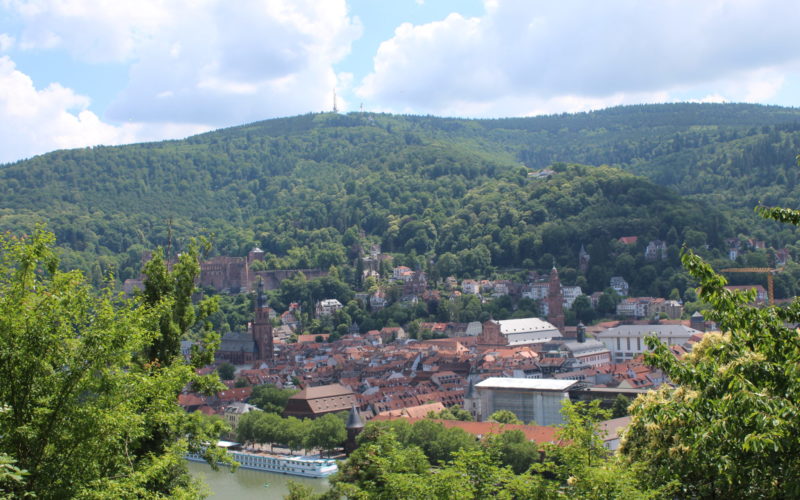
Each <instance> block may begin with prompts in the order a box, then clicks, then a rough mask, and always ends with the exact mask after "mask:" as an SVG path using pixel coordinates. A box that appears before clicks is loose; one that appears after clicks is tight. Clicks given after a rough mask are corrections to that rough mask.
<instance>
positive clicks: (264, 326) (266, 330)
mask: <svg viewBox="0 0 800 500" xmlns="http://www.w3.org/2000/svg"><path fill="white" fill-rule="evenodd" d="M255 303H256V304H255V311H254V313H255V314H254V316H255V318H254V321H253V341H254V342H255V343H256V348H257V349H258V359H263V360H265V361H272V358H273V354H274V353H273V344H272V321H270V319H269V307H268V306H267V305H266V300H265V297H264V281H263V280H262V279H261V278H259V279H258V286H257V287H256V300H255Z"/></svg>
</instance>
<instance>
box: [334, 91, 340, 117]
mask: <svg viewBox="0 0 800 500" xmlns="http://www.w3.org/2000/svg"><path fill="white" fill-rule="evenodd" d="M333 112H334V113H338V112H339V110H338V109H337V108H336V89H335V88H334V89H333Z"/></svg>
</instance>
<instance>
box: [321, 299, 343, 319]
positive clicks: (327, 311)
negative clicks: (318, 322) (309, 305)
mask: <svg viewBox="0 0 800 500" xmlns="http://www.w3.org/2000/svg"><path fill="white" fill-rule="evenodd" d="M342 307H344V306H342V303H341V302H339V301H338V300H336V299H325V300H320V301H319V302H317V316H330V315H331V314H333V313H335V312H336V311H338V310H339V309H341V308H342Z"/></svg>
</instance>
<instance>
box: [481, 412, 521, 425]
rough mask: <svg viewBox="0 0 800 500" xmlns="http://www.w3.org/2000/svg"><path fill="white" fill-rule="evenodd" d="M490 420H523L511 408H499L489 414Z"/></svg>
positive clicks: (502, 421) (511, 421)
mask: <svg viewBox="0 0 800 500" xmlns="http://www.w3.org/2000/svg"><path fill="white" fill-rule="evenodd" d="M489 420H490V421H492V422H498V423H501V424H522V421H521V420H520V419H519V418H517V416H516V415H515V414H514V412H512V411H511V410H497V411H496V412H494V413H492V414H491V415H489Z"/></svg>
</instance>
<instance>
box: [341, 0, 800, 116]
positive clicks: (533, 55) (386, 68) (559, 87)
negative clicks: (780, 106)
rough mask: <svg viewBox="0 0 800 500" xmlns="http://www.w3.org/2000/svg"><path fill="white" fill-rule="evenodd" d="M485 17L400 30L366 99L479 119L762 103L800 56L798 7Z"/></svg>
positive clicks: (587, 7)
mask: <svg viewBox="0 0 800 500" xmlns="http://www.w3.org/2000/svg"><path fill="white" fill-rule="evenodd" d="M485 8H486V12H485V14H484V15H482V16H481V17H475V18H464V17H462V16H460V15H458V14H451V15H450V16H448V17H447V18H445V19H444V20H442V21H438V22H433V23H428V24H424V25H416V26H414V25H411V24H404V25H401V26H400V27H399V28H397V30H396V31H395V34H394V36H393V37H392V38H391V39H389V40H386V41H385V42H383V43H382V44H381V46H380V47H379V49H378V52H377V54H376V56H375V59H374V68H373V71H372V73H371V74H369V75H368V76H367V77H366V78H364V79H363V80H362V82H361V85H360V86H359V88H358V89H357V94H358V95H359V97H361V98H363V99H365V100H368V101H371V102H375V103H381V104H382V105H383V106H384V107H386V108H388V109H391V110H396V111H406V110H409V109H413V110H416V112H430V113H440V114H456V115H471V114H474V113H477V114H479V115H483V116H502V115H506V114H514V115H522V114H529V112H530V110H535V112H539V111H545V112H547V111H558V112H561V111H570V110H575V109H581V108H584V107H586V106H589V107H592V108H594V107H603V106H606V105H608V104H610V103H620V104H622V103H630V102H642V101H641V100H640V99H647V101H645V102H651V101H650V100H649V98H650V97H654V98H661V99H662V100H672V99H673V95H677V94H678V93H684V94H686V93H688V94H692V93H693V92H694V90H695V89H697V88H703V89H705V88H706V87H708V86H711V85H716V86H718V87H715V88H712V89H710V90H705V91H704V93H700V94H697V95H711V94H717V93H719V94H722V95H725V96H726V97H728V96H730V97H733V99H734V100H749V101H763V100H765V99H769V98H770V97H771V96H774V95H776V94H777V93H778V92H779V90H780V89H781V86H782V85H783V83H784V80H785V77H784V72H785V68H786V67H787V65H790V64H793V63H794V62H795V61H798V58H800V54H798V53H797V51H796V47H797V45H798V43H799V42H800V31H798V30H797V29H796V27H797V23H798V21H800V11H798V10H797V8H796V5H795V4H794V2H790V1H781V0H765V1H754V0H730V1H722V0H710V1H707V2H697V1H695V0H676V1H671V2H640V1H636V0H614V1H608V2H589V1H587V2H581V3H579V4H577V3H573V2H530V1H527V0H491V1H490V0H487V1H485ZM718 89H721V90H718ZM559 106H564V107H561V108H559Z"/></svg>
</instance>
